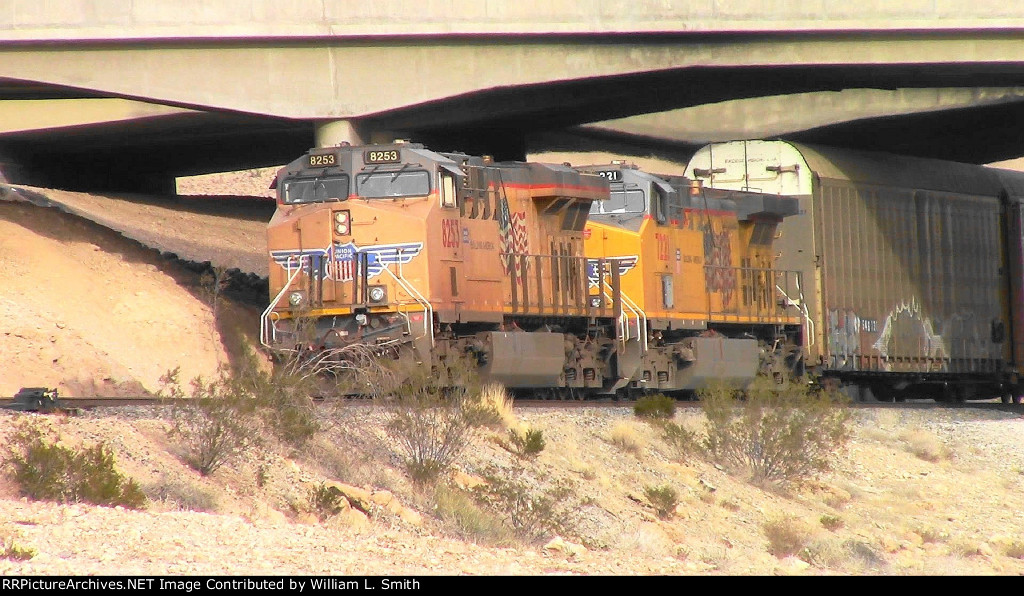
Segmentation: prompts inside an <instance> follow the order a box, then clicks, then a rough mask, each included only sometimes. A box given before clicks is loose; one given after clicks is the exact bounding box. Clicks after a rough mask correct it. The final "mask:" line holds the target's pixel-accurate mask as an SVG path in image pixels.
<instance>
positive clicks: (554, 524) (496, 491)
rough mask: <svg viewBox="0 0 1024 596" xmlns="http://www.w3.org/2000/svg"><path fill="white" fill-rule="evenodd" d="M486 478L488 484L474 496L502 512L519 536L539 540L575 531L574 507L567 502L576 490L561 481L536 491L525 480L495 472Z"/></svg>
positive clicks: (478, 500) (494, 510) (482, 486)
mask: <svg viewBox="0 0 1024 596" xmlns="http://www.w3.org/2000/svg"><path fill="white" fill-rule="evenodd" d="M485 480H486V483H485V484H482V485H480V486H477V487H476V488H474V489H473V494H474V497H475V498H476V500H477V502H479V503H481V504H483V505H485V506H486V507H487V508H488V509H490V510H491V511H493V512H495V513H498V514H499V515H502V516H503V517H504V519H505V520H506V523H507V525H508V527H510V528H511V529H512V532H513V533H514V534H515V535H516V536H519V537H521V538H525V539H529V540H536V539H539V538H541V537H543V536H546V535H549V534H558V535H564V534H567V533H571V532H572V531H573V528H572V525H573V522H572V510H571V507H570V506H569V505H568V504H567V500H568V499H569V498H570V497H571V496H572V493H573V491H572V488H571V487H569V486H568V485H566V484H561V483H559V484H556V485H554V486H553V487H551V488H549V489H546V490H544V491H541V492H535V491H532V490H530V487H529V485H527V484H526V483H525V482H523V481H521V480H518V479H515V480H510V479H506V478H504V477H502V476H499V475H498V474H497V473H494V472H492V473H489V474H487V475H486V476H485Z"/></svg>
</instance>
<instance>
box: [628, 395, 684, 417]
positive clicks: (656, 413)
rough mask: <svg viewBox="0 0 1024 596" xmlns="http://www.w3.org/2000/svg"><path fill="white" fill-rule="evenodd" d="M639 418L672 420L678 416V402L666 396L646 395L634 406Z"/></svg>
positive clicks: (635, 413) (634, 411) (634, 412)
mask: <svg viewBox="0 0 1024 596" xmlns="http://www.w3.org/2000/svg"><path fill="white" fill-rule="evenodd" d="M633 414H634V415H636V417H637V418H652V419H656V420H671V419H672V417H673V416H675V415H676V400H674V399H672V398H671V397H668V396H666V395H664V394H661V393H658V394H655V395H645V396H643V397H641V398H640V399H638V400H637V402H636V404H635V405H634V406H633Z"/></svg>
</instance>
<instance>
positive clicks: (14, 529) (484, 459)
mask: <svg viewBox="0 0 1024 596" xmlns="http://www.w3.org/2000/svg"><path fill="white" fill-rule="evenodd" d="M47 194H49V191H48V192H47ZM119 200H122V201H123V203H109V204H108V203H105V202H104V201H103V200H102V198H99V197H91V196H88V197H85V198H81V204H83V205H84V204H86V203H90V202H93V203H95V204H96V205H98V206H99V207H100V209H99V212H100V213H101V214H103V213H108V214H109V213H113V212H114V210H115V209H116V210H117V211H116V212H117V214H118V219H119V221H120V223H119V225H120V226H121V227H122V228H123V230H122V231H121V233H114V232H110V231H109V230H105V229H103V228H101V227H98V226H96V225H94V224H90V223H87V222H85V221H83V220H81V219H80V218H78V217H75V216H72V215H68V214H64V213H61V212H60V211H57V210H53V209H44V208H40V207H37V206H34V205H31V204H26V203H22V202H18V203H9V202H2V201H0V287H2V288H3V289H2V291H0V320H2V321H3V324H2V326H0V394H5V395H10V394H12V393H13V392H14V391H16V390H17V389H18V388H19V387H22V386H55V387H58V388H60V390H61V392H62V394H63V395H133V394H138V393H141V392H147V391H152V390H155V389H156V388H157V387H158V386H159V378H160V376H161V375H162V374H163V373H165V372H166V371H167V370H169V369H170V368H172V367H174V366H179V365H180V366H181V367H182V377H183V378H184V379H188V378H191V377H192V376H195V375H203V376H205V377H207V378H209V377H211V376H212V375H213V374H214V373H215V371H216V370H217V367H218V366H219V365H220V364H222V363H223V362H225V361H226V359H227V357H228V352H229V350H228V349H226V348H225V345H229V344H230V343H231V341H228V340H227V339H225V337H226V336H224V335H222V334H221V332H222V331H224V330H225V329H227V328H228V327H230V328H234V329H238V328H241V329H243V330H244V329H251V331H254V330H255V321H256V316H257V314H258V309H247V308H244V307H234V306H230V303H229V302H227V301H220V302H218V304H217V307H216V308H217V311H218V315H219V316H218V318H221V317H222V316H229V317H230V318H231V324H230V325H225V324H224V323H223V322H222V323H221V324H220V325H218V324H217V323H215V320H214V304H213V300H212V297H213V296H212V295H211V294H210V293H209V292H208V291H207V290H208V288H209V286H208V285H206V284H204V282H203V281H202V280H201V279H200V277H201V276H199V275H196V274H194V273H192V272H189V271H183V270H181V268H180V267H177V266H174V264H173V263H172V262H170V261H167V260H166V259H165V258H163V257H161V256H160V254H159V253H158V252H154V251H152V250H149V249H147V248H145V247H144V246H140V245H139V243H137V242H135V241H132V240H129V239H127V238H126V237H125V236H126V235H128V236H130V237H132V238H135V237H136V236H131V235H130V234H128V233H127V232H125V231H124V230H129V229H130V230H134V231H133V232H132V234H139V236H138V238H143V236H144V234H145V233H147V230H148V231H159V232H160V233H161V234H163V239H162V240H160V241H161V242H168V243H171V242H173V243H177V245H182V244H187V245H189V246H190V249H191V250H194V251H196V254H197V255H199V256H202V257H203V260H211V261H213V260H214V259H219V258H223V257H224V255H228V254H231V251H232V250H239V251H240V252H238V253H237V254H242V253H246V252H247V253H248V254H247V258H250V259H252V261H253V262H255V261H256V260H258V259H257V257H260V258H262V255H264V254H265V245H260V244H259V240H258V239H257V236H250V237H249V240H245V235H246V234H250V233H252V234H255V231H254V230H255V228H256V227H258V226H257V225H254V226H252V230H253V231H251V232H250V231H249V227H248V225H247V224H246V225H241V224H240V225H239V226H232V225H223V224H222V223H221V220H219V219H218V218H219V217H220V215H218V214H205V215H204V214H203V213H202V212H201V210H195V211H186V212H183V213H182V214H180V218H181V219H179V215H173V216H166V217H165V215H166V214H165V215H161V216H153V215H152V214H150V215H147V213H148V212H149V210H150V208H151V207H152V202H151V201H149V202H147V201H141V202H134V201H131V200H128V199H123V198H122V199H119ZM114 205H117V207H114ZM175 221H178V222H179V223H178V224H172V223H171V222H175ZM253 221H254V222H255V223H258V219H254V220H253ZM207 229H209V230H216V232H214V233H210V234H205V233H202V234H198V235H196V234H195V233H194V232H195V231H196V230H207ZM247 242H248V243H249V246H248V248H244V247H246V246H247V245H246V243H247ZM168 246H169V245H168ZM231 246H236V247H243V248H239V249H234V248H231ZM162 250H164V251H168V250H176V249H172V248H168V247H166V246H165V247H162ZM197 258H198V257H197ZM244 335H245V334H244V333H240V334H235V335H232V336H231V339H232V341H234V340H237V339H238V337H244ZM250 337H251V335H250ZM318 412H319V414H318V415H319V416H320V419H321V422H322V425H323V428H324V430H323V431H322V432H321V433H319V434H318V435H317V436H316V437H315V438H314V440H313V441H312V442H311V443H309V444H308V445H306V446H304V447H303V448H301V449H294V448H289V447H286V446H284V445H278V444H273V443H267V444H265V445H264V446H262V447H260V448H258V449H257V448H254V449H251V450H248V451H246V452H245V453H244V454H243V455H242V456H240V457H239V458H237V459H235V460H233V461H232V462H231V463H230V464H229V465H227V466H225V467H224V468H222V469H220V470H218V471H217V472H215V473H214V474H212V475H210V476H206V477H204V476H201V475H199V474H198V473H197V472H195V471H194V470H192V469H191V468H190V467H188V466H187V465H185V464H184V463H183V447H182V443H181V439H180V437H178V436H173V435H169V434H168V430H169V429H170V427H171V422H170V419H169V410H168V409H167V408H161V407H132V408H119V409H113V408H111V409H97V410H93V411H88V412H85V413H84V414H83V415H81V416H73V417H62V416H43V415H36V414H15V413H10V412H0V445H2V446H5V447H6V446H9V445H10V443H9V440H10V437H11V435H12V433H13V431H14V430H15V429H16V428H17V426H18V425H19V424H21V423H22V422H21V421H24V420H30V421H33V422H35V423H37V424H40V425H43V426H45V427H48V428H51V429H52V430H53V432H57V433H59V434H60V436H61V437H62V440H63V441H64V442H65V443H66V444H68V445H91V444H95V443H96V442H100V441H102V442H105V443H106V444H108V445H109V446H110V447H111V448H112V449H113V451H114V453H115V456H116V460H117V466H118V468H119V469H120V470H122V471H123V472H124V473H125V474H127V475H129V476H131V477H132V478H135V479H136V480H137V481H138V482H139V484H140V485H141V487H142V489H143V491H144V492H145V494H146V495H147V497H148V499H149V503H148V505H147V507H146V508H145V509H143V510H139V511H135V510H126V509H122V508H105V507H96V506H89V505H84V504H56V503H45V502H32V501H28V500H26V499H24V498H22V497H20V496H19V494H18V490H17V488H16V487H15V486H13V485H12V484H11V482H10V481H9V480H8V479H7V478H6V476H4V475H0V541H2V542H0V546H3V547H5V548H7V549H8V552H9V553H10V552H12V551H11V550H10V549H12V548H13V547H17V549H15V550H18V549H24V552H26V553H31V554H33V556H32V557H31V558H28V559H24V560H21V559H17V558H13V557H10V558H2V559H0V574H3V575H4V576H12V575H40V574H42V575H52V574H74V575H81V574H156V575H192V574H239V575H241V574H336V575H341V574H346V575H402V574H416V575H431V574H443V575H449V574H460V575H461V574H465V575H544V574H589V575H593V574H610V575H646V574H717V575H723V574H727V575H763V574H787V575H788V574H797V575H819V574H865V575H918V574H935V575H946V574H949V575H967V574H1000V575H1020V574H1022V573H1024V508H1022V507H1021V502H1022V494H1024V419H1022V418H1021V417H1020V416H1019V415H1014V414H1010V413H1005V412H995V411H983V412H982V411H977V410H970V409H945V410H895V409H881V410H858V411H856V416H855V423H854V434H853V440H852V441H851V443H850V444H849V445H848V447H847V448H846V449H842V450H837V452H836V464H837V465H836V469H835V470H833V471H831V472H829V473H827V474H825V475H823V476H821V477H820V478H817V479H815V480H814V481H811V482H808V483H805V484H803V485H800V486H795V487H788V488H780V487H778V486H758V485H756V484H753V483H751V482H749V481H747V480H746V479H744V478H743V477H742V476H735V475H730V474H728V473H726V471H724V469H722V468H721V467H719V466H716V465H714V464H713V463H710V462H708V461H706V460H705V459H704V458H701V457H697V456H694V455H692V454H690V455H687V454H681V453H679V452H677V451H676V450H674V449H673V448H672V447H670V446H669V444H668V443H667V442H666V441H665V440H664V438H663V437H662V434H661V432H660V431H659V430H658V429H657V428H656V427H654V426H652V425H650V424H647V423H644V422H641V421H639V420H637V419H635V417H634V416H633V414H632V412H631V410H630V409H629V408H589V409H573V410H556V409H533V410H531V409H523V408H518V409H515V410H513V414H514V416H515V418H516V419H517V421H518V423H525V424H528V425H529V426H531V427H532V428H535V429H540V430H542V431H543V433H544V437H545V439H546V443H547V444H546V448H545V449H544V450H543V451H542V452H541V453H540V454H539V455H538V456H537V457H536V458H532V459H523V458H520V457H518V456H516V455H513V454H512V453H511V452H510V451H509V450H508V449H506V448H505V447H504V444H505V443H506V440H507V439H506V431H505V429H504V428H496V429H486V430H480V431H477V432H476V434H475V435H474V437H473V441H472V443H471V446H470V448H469V449H467V450H466V451H465V453H464V454H463V455H462V456H461V457H460V458H458V459H457V460H456V463H455V466H454V468H453V470H452V474H450V475H448V476H446V479H445V480H444V481H443V482H442V483H441V484H440V485H439V486H440V488H435V487H431V488H423V487H417V486H415V485H414V484H412V483H411V481H410V480H409V477H408V474H407V473H406V471H405V468H404V466H403V465H402V455H401V454H402V452H401V449H400V447H399V445H398V444H397V443H396V442H395V440H394V437H392V436H391V435H389V433H387V432H386V431H385V428H386V424H385V421H386V417H387V415H388V413H387V412H386V411H385V410H383V409H381V408H379V407H376V406H368V405H365V404H363V405H352V406H348V407H322V408H320V409H319V410H318ZM676 421H677V422H680V423H682V424H685V425H688V426H690V427H694V428H695V427H698V426H699V425H700V423H701V415H700V414H699V411H697V410H685V411H681V412H679V413H677V415H676ZM0 453H6V448H4V449H0ZM489 474H497V475H498V476H500V477H502V478H505V479H508V480H509V481H510V482H513V484H512V486H513V487H514V488H516V490H520V491H524V494H527V495H532V496H534V497H537V498H541V499H544V498H550V499H551V502H552V503H553V505H554V506H555V515H556V516H557V519H558V520H559V521H561V522H563V523H562V524H561V528H560V529H559V530H558V531H557V532H553V531H546V532H537V533H534V534H531V535H521V536H513V535H510V534H509V532H508V531H507V530H504V529H503V527H502V525H501V524H502V523H505V524H506V525H507V524H508V522H509V519H508V517H507V514H508V513H509V511H510V510H509V508H508V507H506V508H504V509H502V508H498V509H497V510H494V511H491V512H490V513H487V512H484V513H481V512H478V511H476V510H475V509H474V508H473V507H472V506H471V505H469V504H467V503H472V500H471V499H468V497H467V496H466V495H467V494H468V493H467V492H466V491H468V490H470V489H471V487H472V486H474V485H476V484H478V483H479V482H480V481H481V480H482V479H483V478H485V477H486V476H488V475H489ZM324 482H328V483H331V482H334V483H339V484H337V485H336V486H337V487H339V488H338V490H342V489H344V490H346V491H349V493H348V494H349V496H350V499H349V500H348V502H350V503H352V504H353V505H352V506H351V507H349V508H348V509H346V510H345V511H342V512H339V513H338V514H337V515H334V516H329V517H325V518H324V519H320V518H319V517H317V516H315V515H313V513H312V512H311V509H312V507H311V495H312V494H314V493H313V491H314V490H315V489H317V488H318V487H320V486H321V485H322V483H324ZM663 486H669V487H672V488H674V489H676V491H677V492H678V495H679V504H678V506H677V507H676V508H675V509H674V511H672V512H671V514H670V515H669V516H666V517H665V518H662V517H659V516H658V515H657V513H656V511H655V508H654V507H653V506H652V504H651V502H650V500H649V499H648V497H647V494H646V491H645V489H647V488H651V487H663ZM558 487H561V488H562V489H563V492H562V493H556V492H555V489H556V488H558ZM779 532H788V533H791V534H793V535H795V536H796V537H797V539H798V540H799V542H800V544H801V548H800V549H798V550H797V554H795V555H786V554H773V552H771V551H772V550H775V549H773V547H772V542H771V540H770V537H773V536H774V537H775V538H777V537H778V536H777V534H778V533H779Z"/></svg>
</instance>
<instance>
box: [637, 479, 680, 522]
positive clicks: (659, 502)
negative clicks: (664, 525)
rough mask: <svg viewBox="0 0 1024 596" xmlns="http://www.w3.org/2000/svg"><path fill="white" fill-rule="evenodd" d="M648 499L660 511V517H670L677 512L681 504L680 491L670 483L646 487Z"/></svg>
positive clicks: (645, 491) (645, 492) (645, 493)
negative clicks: (677, 506)
mask: <svg viewBox="0 0 1024 596" xmlns="http://www.w3.org/2000/svg"><path fill="white" fill-rule="evenodd" d="M644 495H645V496H646V497H647V501H648V502H649V503H650V504H651V506H652V507H654V510H655V511H657V512H658V517H660V518H661V519H668V518H670V517H672V516H673V515H674V514H675V512H676V505H678V504H679V493H678V492H677V491H676V489H674V488H672V487H671V486H669V485H667V484H666V485H663V486H647V487H644Z"/></svg>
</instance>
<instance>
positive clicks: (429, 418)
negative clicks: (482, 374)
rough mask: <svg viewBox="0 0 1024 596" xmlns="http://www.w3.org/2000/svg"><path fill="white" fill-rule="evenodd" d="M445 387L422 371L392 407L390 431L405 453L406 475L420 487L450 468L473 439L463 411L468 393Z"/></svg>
mask: <svg viewBox="0 0 1024 596" xmlns="http://www.w3.org/2000/svg"><path fill="white" fill-rule="evenodd" d="M442 383H443V380H441V379H439V378H438V377H436V376H434V374H433V373H432V371H430V370H428V369H426V367H419V368H417V369H416V370H415V371H413V372H411V373H410V374H409V376H408V378H407V382H406V383H405V384H403V385H402V386H401V387H399V388H398V390H397V391H396V394H395V396H394V398H393V399H392V400H391V402H390V405H389V412H388V420H387V428H388V430H389V431H390V433H391V436H392V437H394V438H395V439H396V440H397V441H398V443H399V445H400V447H401V449H402V451H403V452H404V455H405V466H406V471H407V472H408V473H409V476H410V477H411V478H412V480H413V482H415V483H417V484H421V485H422V484H426V483H429V482H433V481H434V480H436V479H437V477H438V476H439V475H440V474H441V473H442V472H444V471H446V470H447V469H448V468H449V467H451V465H452V463H453V462H454V461H455V459H456V458H458V457H459V456H460V455H461V454H462V452H463V450H464V449H465V448H466V446H467V445H468V444H469V442H470V440H471V439H472V437H473V435H474V429H473V426H472V425H470V423H469V421H468V420H467V419H466V416H465V410H464V409H463V407H462V406H463V405H464V404H465V400H466V396H467V395H468V391H467V390H465V389H462V388H454V389H449V388H446V387H444V386H443V385H442Z"/></svg>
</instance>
